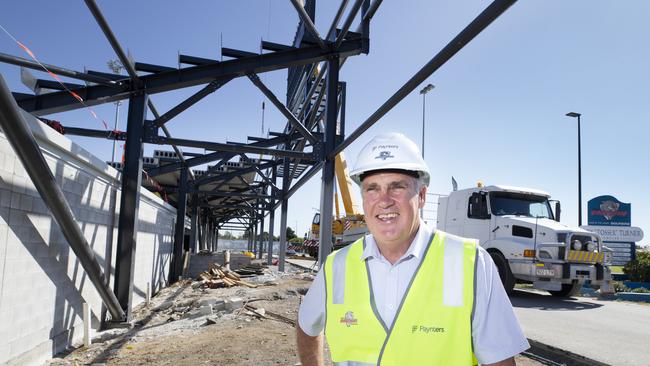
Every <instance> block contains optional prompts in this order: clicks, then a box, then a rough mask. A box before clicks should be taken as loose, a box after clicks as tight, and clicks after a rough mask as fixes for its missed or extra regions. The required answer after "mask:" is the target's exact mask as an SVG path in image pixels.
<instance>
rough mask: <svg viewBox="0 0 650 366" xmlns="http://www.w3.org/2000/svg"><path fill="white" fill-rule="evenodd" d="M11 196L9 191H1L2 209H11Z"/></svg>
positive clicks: (0, 204)
mask: <svg viewBox="0 0 650 366" xmlns="http://www.w3.org/2000/svg"><path fill="white" fill-rule="evenodd" d="M11 196H12V192H11V191H10V190H9V189H0V207H11Z"/></svg>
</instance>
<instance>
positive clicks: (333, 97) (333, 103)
mask: <svg viewBox="0 0 650 366" xmlns="http://www.w3.org/2000/svg"><path fill="white" fill-rule="evenodd" d="M328 70H329V71H328V72H327V119H326V121H325V142H324V144H323V156H324V160H323V174H322V178H321V201H320V213H321V215H320V217H321V220H320V233H319V245H318V263H319V265H320V266H322V265H323V263H324V262H325V259H327V256H328V255H329V254H330V253H331V252H332V217H333V215H332V209H333V202H334V174H335V167H334V165H335V164H334V158H330V157H329V154H330V152H331V151H333V150H334V148H335V147H336V122H337V117H338V116H337V114H338V113H337V112H338V89H339V58H338V57H332V58H331V59H330V60H329V62H328Z"/></svg>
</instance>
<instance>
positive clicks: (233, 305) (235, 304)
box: [225, 297, 244, 311]
mask: <svg viewBox="0 0 650 366" xmlns="http://www.w3.org/2000/svg"><path fill="white" fill-rule="evenodd" d="M225 306H226V310H229V311H233V310H235V309H239V308H241V307H242V306H244V300H243V299H242V298H241V297H231V298H228V299H226V301H225Z"/></svg>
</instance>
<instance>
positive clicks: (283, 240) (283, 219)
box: [278, 159, 290, 272]
mask: <svg viewBox="0 0 650 366" xmlns="http://www.w3.org/2000/svg"><path fill="white" fill-rule="evenodd" d="M284 171H285V172H288V171H289V159H284ZM289 185H290V180H289V175H288V174H284V175H283V176H282V200H281V202H282V203H281V207H282V208H281V212H280V215H281V216H280V247H279V248H278V271H280V272H284V258H285V254H286V253H285V252H286V251H287V211H288V209H289V197H288V195H287V192H288V191H289Z"/></svg>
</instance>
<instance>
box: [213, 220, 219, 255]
mask: <svg viewBox="0 0 650 366" xmlns="http://www.w3.org/2000/svg"><path fill="white" fill-rule="evenodd" d="M218 250H219V227H218V226H217V228H216V231H215V234H214V252H215V253H216V252H217V251H218Z"/></svg>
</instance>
